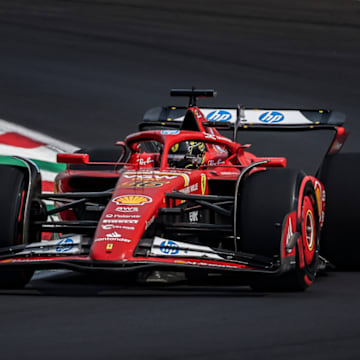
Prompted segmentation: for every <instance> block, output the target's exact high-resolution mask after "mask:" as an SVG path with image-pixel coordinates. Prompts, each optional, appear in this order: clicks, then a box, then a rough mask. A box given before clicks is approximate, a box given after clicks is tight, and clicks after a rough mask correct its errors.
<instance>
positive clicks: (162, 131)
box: [161, 130, 180, 135]
mask: <svg viewBox="0 0 360 360" xmlns="http://www.w3.org/2000/svg"><path fill="white" fill-rule="evenodd" d="M178 134H180V130H161V135H178Z"/></svg>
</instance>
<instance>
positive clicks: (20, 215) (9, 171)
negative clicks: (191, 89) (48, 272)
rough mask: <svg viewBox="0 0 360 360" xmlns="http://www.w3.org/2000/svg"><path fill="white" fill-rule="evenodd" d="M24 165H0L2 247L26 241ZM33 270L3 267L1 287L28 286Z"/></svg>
mask: <svg viewBox="0 0 360 360" xmlns="http://www.w3.org/2000/svg"><path fill="white" fill-rule="evenodd" d="M27 181H28V180H27V174H26V171H25V170H24V168H21V167H17V166H9V165H0V234H1V236H0V248H6V247H9V246H14V245H19V244H21V242H22V232H23V223H24V209H25V201H26V195H27V194H26V192H27ZM32 275H33V270H30V269H25V270H15V269H9V270H5V269H2V268H1V267H0V288H21V287H24V286H25V285H26V284H27V283H28V281H29V280H30V279H31V277H32Z"/></svg>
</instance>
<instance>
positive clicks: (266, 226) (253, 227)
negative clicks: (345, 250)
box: [237, 169, 319, 291]
mask: <svg viewBox="0 0 360 360" xmlns="http://www.w3.org/2000/svg"><path fill="white" fill-rule="evenodd" d="M304 176H305V175H304V174H303V173H302V172H300V171H298V170H292V169H271V170H266V171H262V172H258V173H255V174H253V175H251V176H249V177H248V178H246V179H245V181H244V184H243V186H242V187H241V191H240V192H239V200H238V201H239V210H238V216H237V225H238V229H239V231H238V235H239V237H240V241H239V244H238V248H239V250H241V251H243V252H246V253H252V254H257V255H263V256H266V257H270V258H274V259H279V258H280V251H281V236H282V225H283V222H284V220H285V218H286V216H287V215H288V214H289V213H290V212H292V211H294V210H295V209H296V208H297V204H298V201H301V202H302V207H301V209H302V210H301V217H302V229H301V236H302V243H301V245H300V248H299V246H296V265H295V268H294V269H293V270H291V271H289V272H286V273H284V274H282V275H280V276H265V275H255V276H253V277H252V279H251V287H252V288H253V289H255V290H270V291H279V290H280V291H302V290H304V289H306V288H307V287H308V286H309V285H310V284H311V283H312V282H313V280H314V277H315V274H316V266H317V260H318V259H317V258H318V229H319V226H318V215H317V212H316V211H317V210H316V209H317V208H316V203H315V196H314V194H313V187H312V184H311V182H309V183H307V184H306V185H305V190H304V196H302V198H301V199H299V189H300V185H301V182H302V181H303V179H304ZM294 226H295V224H294ZM294 231H295V229H294Z"/></svg>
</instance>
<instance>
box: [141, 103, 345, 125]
mask: <svg viewBox="0 0 360 360" xmlns="http://www.w3.org/2000/svg"><path fill="white" fill-rule="evenodd" d="M187 110H188V108H187V107H176V106H163V107H156V108H152V109H149V110H148V111H146V113H145V115H144V118H143V121H144V123H147V124H149V123H154V125H155V123H156V124H158V125H162V126H169V127H180V126H181V124H182V121H183V120H184V117H185V114H186V111H187ZM199 110H201V112H202V113H203V114H204V117H205V118H206V119H207V120H208V122H209V125H210V126H211V125H212V126H214V127H219V128H223V127H232V126H234V125H235V124H236V122H237V118H238V115H237V111H238V110H237V108H219V107H200V108H199ZM242 111H243V114H242V118H241V119H240V120H241V121H240V124H239V126H243V125H248V126H254V125H256V126H261V127H262V128H263V127H264V126H266V127H267V128H271V127H272V126H274V125H276V128H279V127H282V126H286V127H287V126H306V127H308V126H318V125H327V126H332V127H334V126H342V125H343V124H344V122H345V115H344V114H343V113H341V112H337V111H331V110H324V109H319V110H298V109H242ZM204 125H206V123H205V124H204Z"/></svg>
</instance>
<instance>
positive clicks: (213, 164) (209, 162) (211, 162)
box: [208, 159, 225, 166]
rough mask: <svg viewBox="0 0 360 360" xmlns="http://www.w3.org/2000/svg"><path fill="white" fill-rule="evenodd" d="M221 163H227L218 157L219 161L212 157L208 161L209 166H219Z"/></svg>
mask: <svg viewBox="0 0 360 360" xmlns="http://www.w3.org/2000/svg"><path fill="white" fill-rule="evenodd" d="M221 164H225V161H222V160H220V159H218V160H217V161H215V160H212V159H211V160H209V161H208V166H218V165H221Z"/></svg>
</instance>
